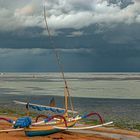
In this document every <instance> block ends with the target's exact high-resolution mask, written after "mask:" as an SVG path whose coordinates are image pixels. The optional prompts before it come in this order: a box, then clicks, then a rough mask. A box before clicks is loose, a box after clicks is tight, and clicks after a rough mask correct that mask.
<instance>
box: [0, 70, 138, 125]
mask: <svg viewBox="0 0 140 140" xmlns="http://www.w3.org/2000/svg"><path fill="white" fill-rule="evenodd" d="M65 75H66V79H67V80H68V84H69V88H70V93H71V96H72V101H73V105H74V108H75V110H77V111H79V112H80V113H81V114H82V113H88V112H91V111H95V112H101V114H102V115H103V116H104V117H105V119H108V120H113V121H118V120H121V121H123V120H125V121H126V122H129V123H130V124H133V123H139V121H140V73H66V74H65ZM63 87H64V83H63V80H62V79H61V74H59V73H1V75H0V104H1V105H8V104H9V105H10V104H11V103H12V100H15V99H16V100H22V101H31V102H33V103H39V104H45V105H48V102H49V100H50V99H51V98H52V96H53V97H55V99H56V103H57V105H58V106H60V107H62V106H63Z"/></svg>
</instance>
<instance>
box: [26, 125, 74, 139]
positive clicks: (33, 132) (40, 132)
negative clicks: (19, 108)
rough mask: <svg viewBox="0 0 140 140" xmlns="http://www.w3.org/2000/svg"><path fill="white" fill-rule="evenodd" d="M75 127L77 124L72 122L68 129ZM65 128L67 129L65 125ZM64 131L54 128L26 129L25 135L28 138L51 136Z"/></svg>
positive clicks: (36, 127)
mask: <svg viewBox="0 0 140 140" xmlns="http://www.w3.org/2000/svg"><path fill="white" fill-rule="evenodd" d="M74 125H75V122H71V123H69V125H68V127H73V126H74ZM63 127H65V125H63ZM60 131H62V130H61V129H56V128H53V127H52V126H40V127H38V126H35V127H32V128H27V129H25V131H24V132H25V135H26V136H30V137H31V136H45V135H49V134H52V133H57V132H60Z"/></svg>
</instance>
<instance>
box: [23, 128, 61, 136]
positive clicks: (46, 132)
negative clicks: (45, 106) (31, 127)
mask: <svg viewBox="0 0 140 140" xmlns="http://www.w3.org/2000/svg"><path fill="white" fill-rule="evenodd" d="M60 131H62V130H59V129H52V130H38V131H25V135H26V136H30V137H31V136H46V135H49V134H53V133H56V132H60Z"/></svg>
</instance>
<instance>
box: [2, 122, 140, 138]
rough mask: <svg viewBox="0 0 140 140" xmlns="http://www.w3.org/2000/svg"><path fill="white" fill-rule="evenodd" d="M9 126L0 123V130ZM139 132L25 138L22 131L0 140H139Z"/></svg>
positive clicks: (103, 131) (105, 131)
mask: <svg viewBox="0 0 140 140" xmlns="http://www.w3.org/2000/svg"><path fill="white" fill-rule="evenodd" d="M6 128H7V129H8V128H10V125H9V124H7V123H6V122H0V129H1V130H2V129H6ZM139 139H140V132H139V131H128V130H122V129H117V128H112V127H111V128H110V127H109V128H105V127H101V128H96V129H92V130H82V131H76V132H75V131H62V132H59V133H54V134H51V135H48V136H37V137H27V136H25V134H24V132H23V131H18V132H8V133H0V140H139Z"/></svg>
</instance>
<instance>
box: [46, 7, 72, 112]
mask: <svg viewBox="0 0 140 140" xmlns="http://www.w3.org/2000/svg"><path fill="white" fill-rule="evenodd" d="M46 17H47V15H46V7H45V4H44V20H45V26H46V30H47V32H48V36H49V39H50V41H51V44H52V48H53V50H54V52H55V56H56V59H57V63H58V66H59V68H60V71H61V73H62V78H63V80H64V84H65V88H66V90H67V93H68V96H69V100H70V106H71V110H72V111H73V110H74V109H73V105H72V99H71V96H70V92H69V87H68V84H67V81H66V78H65V75H64V70H63V65H62V64H61V62H60V58H59V55H58V51H57V50H56V49H55V47H54V41H53V39H52V35H51V32H50V30H49V26H48V22H47V18H46ZM73 114H74V113H73Z"/></svg>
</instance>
